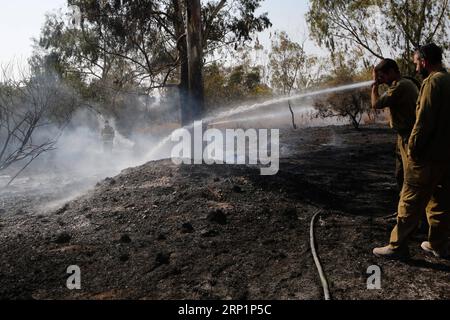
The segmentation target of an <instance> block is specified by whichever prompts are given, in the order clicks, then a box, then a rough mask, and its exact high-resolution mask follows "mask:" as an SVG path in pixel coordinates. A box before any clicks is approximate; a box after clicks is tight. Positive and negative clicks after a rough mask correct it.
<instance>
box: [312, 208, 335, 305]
mask: <svg viewBox="0 0 450 320" xmlns="http://www.w3.org/2000/svg"><path fill="white" fill-rule="evenodd" d="M321 213H322V210H318V211H317V212H316V213H315V214H314V216H313V217H312V219H311V227H310V230H309V236H310V245H311V252H312V255H313V258H314V262H315V264H316V267H317V271H318V272H319V277H320V282H321V283H322V287H323V293H324V296H325V300H331V296H330V289H329V286H328V281H327V277H326V275H325V273H324V272H323V269H322V265H321V264H320V260H319V256H318V255H317V251H316V241H315V236H314V224H315V222H316V219H317V217H318V216H319V215H320V214H321Z"/></svg>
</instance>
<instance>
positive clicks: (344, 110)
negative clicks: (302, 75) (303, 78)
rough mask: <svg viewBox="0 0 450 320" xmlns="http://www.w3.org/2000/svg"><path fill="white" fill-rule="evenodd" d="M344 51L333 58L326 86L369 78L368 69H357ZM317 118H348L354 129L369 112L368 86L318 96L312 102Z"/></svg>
mask: <svg viewBox="0 0 450 320" xmlns="http://www.w3.org/2000/svg"><path fill="white" fill-rule="evenodd" d="M346 56H347V55H346V54H345V55H344V53H342V52H341V53H337V54H336V55H335V59H334V60H333V70H332V72H331V74H330V75H329V77H328V79H326V81H325V82H324V85H325V86H326V87H336V86H340V85H346V84H352V83H356V82H359V81H367V80H369V79H370V76H371V73H370V69H365V70H362V71H358V69H357V68H356V62H355V61H356V60H355V59H354V58H352V57H351V56H350V57H347V58H346ZM314 107H315V108H316V110H317V115H316V116H317V117H319V118H333V117H335V118H339V119H348V120H349V121H350V123H351V124H352V125H353V127H354V128H355V129H359V126H360V123H361V120H362V118H363V115H364V114H366V113H370V112H371V105H370V90H369V88H363V89H355V90H350V91H344V92H336V93H331V94H328V95H326V96H324V97H319V98H317V99H316V100H315V102H314Z"/></svg>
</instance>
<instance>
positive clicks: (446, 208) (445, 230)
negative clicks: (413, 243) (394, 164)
mask: <svg viewBox="0 0 450 320" xmlns="http://www.w3.org/2000/svg"><path fill="white" fill-rule="evenodd" d="M405 147H406V144H403V145H402V149H403V150H401V152H402V154H403V156H406V157H407V151H406V148H405ZM425 210H426V215H427V220H428V224H429V226H430V227H429V234H428V240H429V242H430V243H431V246H432V248H433V249H434V250H445V249H446V248H447V245H448V237H449V233H450V230H449V229H450V164H449V163H437V162H431V161H430V162H426V163H417V162H415V161H414V160H412V159H411V158H409V157H407V160H406V167H405V181H404V184H403V189H402V192H401V194H400V201H399V205H398V217H397V225H396V226H395V228H394V230H393V231H392V233H391V239H390V246H391V248H392V249H394V250H397V249H403V248H405V247H407V245H408V240H409V239H410V237H411V235H412V234H413V233H414V232H415V231H416V229H417V227H418V226H419V223H420V220H421V217H422V215H423V212H424V211H425Z"/></svg>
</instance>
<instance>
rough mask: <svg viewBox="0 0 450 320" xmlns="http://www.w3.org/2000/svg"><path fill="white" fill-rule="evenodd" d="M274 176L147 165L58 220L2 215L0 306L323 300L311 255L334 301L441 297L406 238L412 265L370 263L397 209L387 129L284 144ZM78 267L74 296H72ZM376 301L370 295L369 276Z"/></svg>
mask: <svg viewBox="0 0 450 320" xmlns="http://www.w3.org/2000/svg"><path fill="white" fill-rule="evenodd" d="M281 138H282V150H281V151H282V155H284V158H283V159H282V161H281V165H280V173H279V174H278V175H276V176H273V177H262V176H260V172H259V169H258V168H252V167H246V166H175V165H173V164H172V163H171V162H170V161H159V162H153V163H149V164H147V165H144V166H142V167H139V168H134V169H129V170H126V171H124V172H123V173H122V174H121V175H119V176H117V177H115V178H112V179H106V180H105V181H103V182H102V183H100V184H99V185H98V186H97V188H96V189H95V190H93V191H92V192H90V193H89V194H87V195H85V196H83V197H81V198H78V199H77V200H75V201H72V202H70V203H68V204H67V205H65V206H63V207H62V208H61V209H59V210H58V211H56V212H44V213H34V214H33V213H30V214H15V213H14V212H13V211H11V210H9V208H8V207H5V208H3V210H4V213H3V214H2V215H1V218H0V254H1V257H2V259H1V260H0V298H12V299H17V298H35V299H48V298H51V299H52V298H63V299H80V298H81V299H95V298H100V299H125V298H126V299H321V298H322V290H321V287H320V282H319V279H318V277H317V274H316V270H315V267H314V264H313V261H312V257H311V253H310V249H309V223H310V219H311V217H312V214H313V212H314V211H315V210H316V209H317V208H322V209H324V212H326V214H325V215H323V216H322V217H321V219H320V220H319V222H318V224H317V226H316V230H317V239H318V240H317V242H318V243H317V244H318V249H319V254H320V256H321V260H322V262H323V264H324V268H325V271H326V273H327V274H328V276H329V280H330V283H331V288H330V289H331V294H332V296H333V298H335V299H449V298H450V262H449V261H438V260H436V259H434V258H429V257H427V256H425V255H424V254H423V253H422V252H421V251H420V250H419V245H420V241H421V240H422V239H423V237H421V236H418V237H417V238H415V239H414V241H413V243H412V245H411V249H412V254H413V258H412V260H411V261H408V262H406V263H402V262H389V261H381V260H378V259H375V258H374V257H372V255H371V250H372V248H373V247H374V246H375V245H382V244H385V242H386V241H387V239H388V235H389V232H390V229H391V228H392V226H393V221H386V220H383V219H380V218H377V217H380V216H384V215H387V214H391V213H393V212H395V207H396V203H395V202H396V194H397V191H396V185H395V180H394V178H393V167H394V157H393V151H394V142H395V136H394V135H393V133H392V132H391V131H390V130H389V129H385V128H381V127H368V128H364V130H363V131H361V132H356V131H353V130H351V129H350V128H348V127H328V128H310V129H304V130H299V131H297V132H292V131H285V132H282V134H281ZM70 265H78V266H79V267H80V268H81V271H82V290H80V291H69V290H68V289H66V287H65V284H66V279H67V277H68V275H67V274H66V269H67V267H68V266H70ZM371 265H378V266H380V267H381V268H382V271H383V272H382V290H375V291H371V290H367V288H366V281H367V277H368V275H367V274H366V271H367V268H368V267H369V266H371Z"/></svg>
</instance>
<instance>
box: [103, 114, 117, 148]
mask: <svg viewBox="0 0 450 320" xmlns="http://www.w3.org/2000/svg"><path fill="white" fill-rule="evenodd" d="M114 137H115V131H114V129H113V127H111V126H110V125H109V121H108V120H106V121H105V127H104V128H103V130H102V141H103V152H105V153H112V150H113V146H114Z"/></svg>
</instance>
